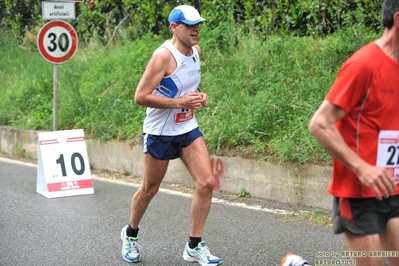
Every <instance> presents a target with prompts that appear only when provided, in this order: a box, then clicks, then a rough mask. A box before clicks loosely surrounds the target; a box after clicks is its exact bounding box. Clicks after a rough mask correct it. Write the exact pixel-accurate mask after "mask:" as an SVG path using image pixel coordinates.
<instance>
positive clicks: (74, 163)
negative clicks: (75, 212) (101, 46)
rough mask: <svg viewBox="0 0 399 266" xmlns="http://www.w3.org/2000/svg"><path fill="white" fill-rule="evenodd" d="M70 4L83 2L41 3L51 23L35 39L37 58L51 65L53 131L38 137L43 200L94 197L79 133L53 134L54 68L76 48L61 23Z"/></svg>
mask: <svg viewBox="0 0 399 266" xmlns="http://www.w3.org/2000/svg"><path fill="white" fill-rule="evenodd" d="M74 2H83V0H72V1H71V0H69V1H68V0H64V1H62V2H59V1H54V2H42V17H43V19H44V20H51V21H49V22H47V23H46V24H45V25H44V26H43V27H42V28H41V29H40V31H39V33H38V36H37V47H38V49H39V52H40V54H41V55H42V56H43V58H44V59H46V60H47V61H48V62H50V63H52V64H54V84H53V86H54V88H53V94H54V95H53V101H54V103H53V131H52V132H41V133H39V136H38V139H39V145H38V146H39V147H38V168H37V184H36V191H37V192H38V193H40V194H42V195H43V196H45V197H47V198H56V197H65V196H73V195H83V194H93V193H94V189H93V183H92V180H91V173H90V165H89V160H88V156H87V150H86V143H85V137H84V133H83V129H76V130H64V131H57V127H58V64H62V63H65V62H66V61H68V60H69V59H71V58H72V57H73V56H74V54H75V53H76V50H77V47H78V36H77V34H76V31H75V29H74V28H73V27H72V26H71V25H70V24H69V23H67V22H65V21H63V20H62V19H74V18H75V3H74ZM54 19H55V20H54Z"/></svg>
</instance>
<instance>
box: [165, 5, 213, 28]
mask: <svg viewBox="0 0 399 266" xmlns="http://www.w3.org/2000/svg"><path fill="white" fill-rule="evenodd" d="M168 20H169V24H170V23H179V22H180V23H184V24H187V25H195V24H198V23H201V22H204V21H206V19H204V18H203V17H201V16H200V14H199V12H198V10H197V9H196V8H195V7H192V6H188V5H181V6H177V7H175V8H174V9H173V10H172V11H171V12H170V14H169V18H168Z"/></svg>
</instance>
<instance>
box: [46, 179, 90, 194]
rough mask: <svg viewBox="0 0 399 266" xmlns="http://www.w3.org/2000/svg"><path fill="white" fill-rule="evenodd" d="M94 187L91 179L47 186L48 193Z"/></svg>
mask: <svg viewBox="0 0 399 266" xmlns="http://www.w3.org/2000/svg"><path fill="white" fill-rule="evenodd" d="M92 187H93V182H92V180H91V179H86V180H75V181H66V182H59V183H50V184H47V190H48V192H55V191H65V190H73V189H82V188H92Z"/></svg>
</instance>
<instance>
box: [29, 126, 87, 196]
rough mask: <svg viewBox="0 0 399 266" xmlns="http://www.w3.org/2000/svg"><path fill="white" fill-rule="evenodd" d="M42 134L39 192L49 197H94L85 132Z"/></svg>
mask: <svg viewBox="0 0 399 266" xmlns="http://www.w3.org/2000/svg"><path fill="white" fill-rule="evenodd" d="M38 134H39V135H38V142H39V143H38V144H39V145H38V163H37V164H38V165H37V185H36V191H37V192H38V193H40V194H42V195H43V196H45V197H47V198H57V197H66V196H75V195H85V194H93V193H94V189H93V182H92V178H91V172H90V164H89V160H88V156H87V150H86V142H85V137H84V133H83V129H75V130H63V131H52V132H40V133H38Z"/></svg>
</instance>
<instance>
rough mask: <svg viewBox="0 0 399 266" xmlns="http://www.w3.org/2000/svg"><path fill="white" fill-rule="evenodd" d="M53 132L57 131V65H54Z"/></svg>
mask: <svg viewBox="0 0 399 266" xmlns="http://www.w3.org/2000/svg"><path fill="white" fill-rule="evenodd" d="M53 85H54V88H53V131H57V130H58V65H57V64H54V84H53Z"/></svg>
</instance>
